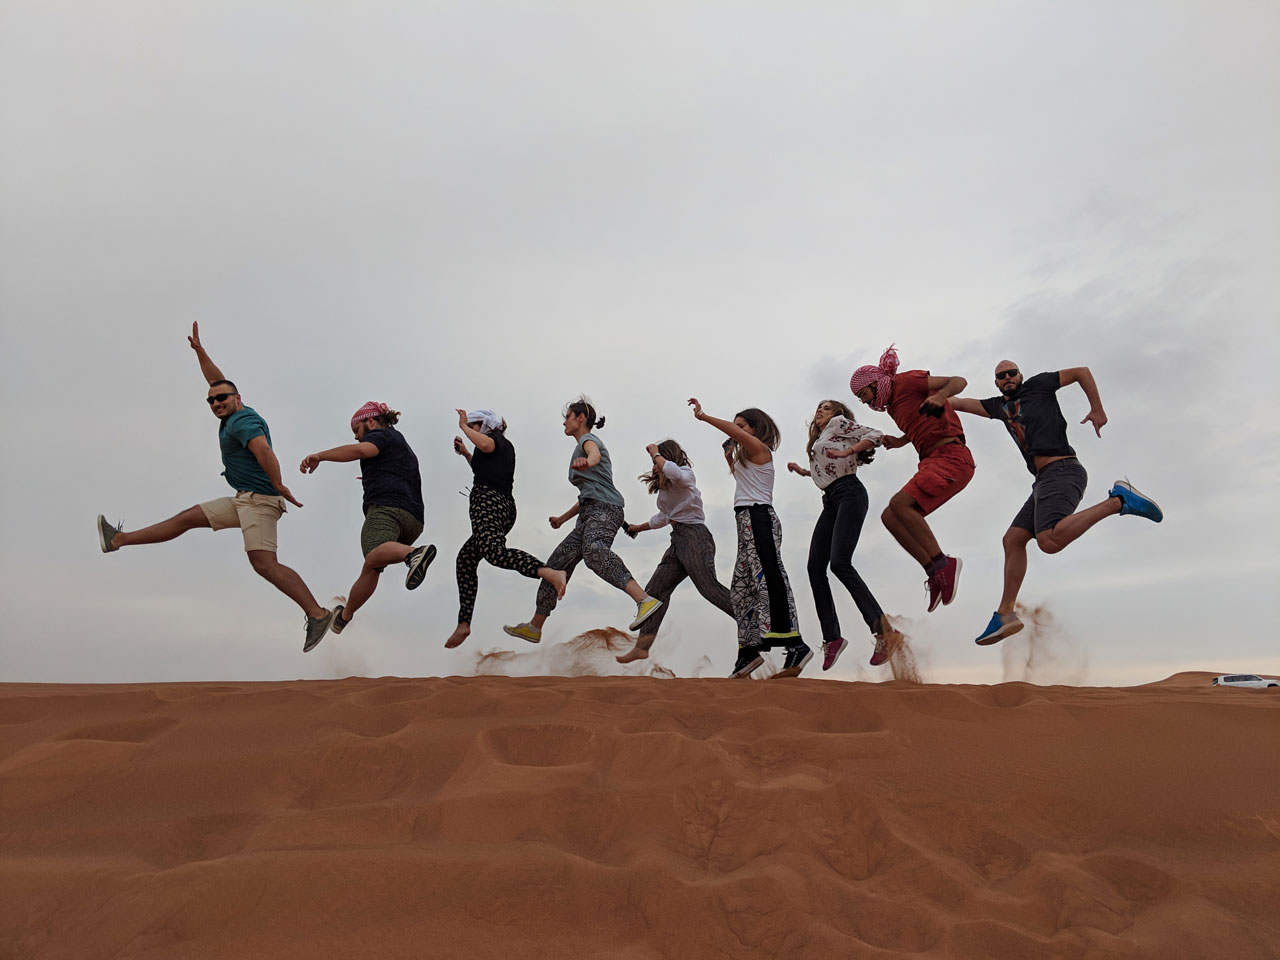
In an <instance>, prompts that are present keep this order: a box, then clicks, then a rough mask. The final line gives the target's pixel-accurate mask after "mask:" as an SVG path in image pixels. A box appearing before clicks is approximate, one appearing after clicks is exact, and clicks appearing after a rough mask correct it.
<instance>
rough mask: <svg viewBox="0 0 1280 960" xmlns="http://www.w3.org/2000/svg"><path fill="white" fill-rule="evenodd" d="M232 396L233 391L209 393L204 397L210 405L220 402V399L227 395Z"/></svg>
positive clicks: (224, 398)
mask: <svg viewBox="0 0 1280 960" xmlns="http://www.w3.org/2000/svg"><path fill="white" fill-rule="evenodd" d="M234 396H235V394H234V393H211V394H209V396H207V397H205V399H206V400H208V401H209V406H211V407H212V406H213V405H214V404H215V403H222V401H223V400H226V399H227V397H234Z"/></svg>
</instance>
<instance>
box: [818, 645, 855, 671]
mask: <svg viewBox="0 0 1280 960" xmlns="http://www.w3.org/2000/svg"><path fill="white" fill-rule="evenodd" d="M848 645H849V641H848V640H846V639H845V638H844V637H836V639H834V640H831V641H828V642H826V643H823V645H822V669H823V670H830V669H831V668H832V667H834V666H835V665H836V661H837V660H839V659H840V654H842V653H844V648H845V647H847V646H848Z"/></svg>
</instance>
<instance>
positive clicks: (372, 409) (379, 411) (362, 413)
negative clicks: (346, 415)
mask: <svg viewBox="0 0 1280 960" xmlns="http://www.w3.org/2000/svg"><path fill="white" fill-rule="evenodd" d="M390 409H391V408H390V407H388V406H387V405H386V404H385V403H378V402H377V401H376V400H370V401H369V402H368V403H366V404H365V405H364V406H363V407H361V408H360V409H359V410H357V411H356V412H355V413H353V414H352V415H351V428H352V429H353V430H354V429H355V426H356V424H357V423H361V422H363V421H365V420H371V419H374V418H376V417H381V416H385V415H386V414H387V412H388V411H389V410H390Z"/></svg>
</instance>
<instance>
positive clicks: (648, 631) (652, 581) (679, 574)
mask: <svg viewBox="0 0 1280 960" xmlns="http://www.w3.org/2000/svg"><path fill="white" fill-rule="evenodd" d="M674 540H675V533H674V532H673V533H672V541H673V542H672V543H671V545H670V546H668V547H667V552H666V553H664V554H663V555H662V559H661V560H660V561H658V566H657V569H655V570H654V571H653V576H651V577H650V578H649V582H648V583H647V584H645V588H644V589H645V592H646V593H648V594H649V596H651V597H654V598H655V599H657V600H661V601H662V606H661V607H659V608H658V609H657V610H656V611H655V612H654V613H653V614H651V615H650V616H649V618H648V619H647V620H645V622H644V629H643V630H641V631H640V635H639V636H638V637H636V645H635V646H634V647H633V648H632V649H630V650H628V651H627V652H626V653H623V654H620V655H619V656H617V657H615V658H614V659H616V660H617V661H618V662H619V663H630V662H631V661H632V660H644V659H647V658H648V656H649V648H650V647H652V646H653V641H654V639H655V638H656V637H657V635H658V628H659V627H660V626H662V621H663V619H664V618H665V617H666V615H667V605H668V604H669V603H670V601H671V594H672V593H673V592H674V591H675V588H676V587H677V586H679V584H680V582H681V581H682V580H684V578H685V577H686V576H687V575H688V574H687V573H686V572H685V569H684V564H682V563H681V562H680V558H679V557H678V556H677V555H676V547H675V543H674Z"/></svg>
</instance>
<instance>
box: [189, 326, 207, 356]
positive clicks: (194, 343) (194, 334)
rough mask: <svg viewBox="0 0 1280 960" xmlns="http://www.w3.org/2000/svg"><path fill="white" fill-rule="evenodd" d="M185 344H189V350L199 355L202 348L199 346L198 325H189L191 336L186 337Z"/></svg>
mask: <svg viewBox="0 0 1280 960" xmlns="http://www.w3.org/2000/svg"><path fill="white" fill-rule="evenodd" d="M187 343H189V344H191V349H192V350H194V351H196V352H197V353H199V352H200V351H201V350H203V349H204V347H203V346H202V345H201V344H200V324H199V323H193V324H191V336H189V337H187Z"/></svg>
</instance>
